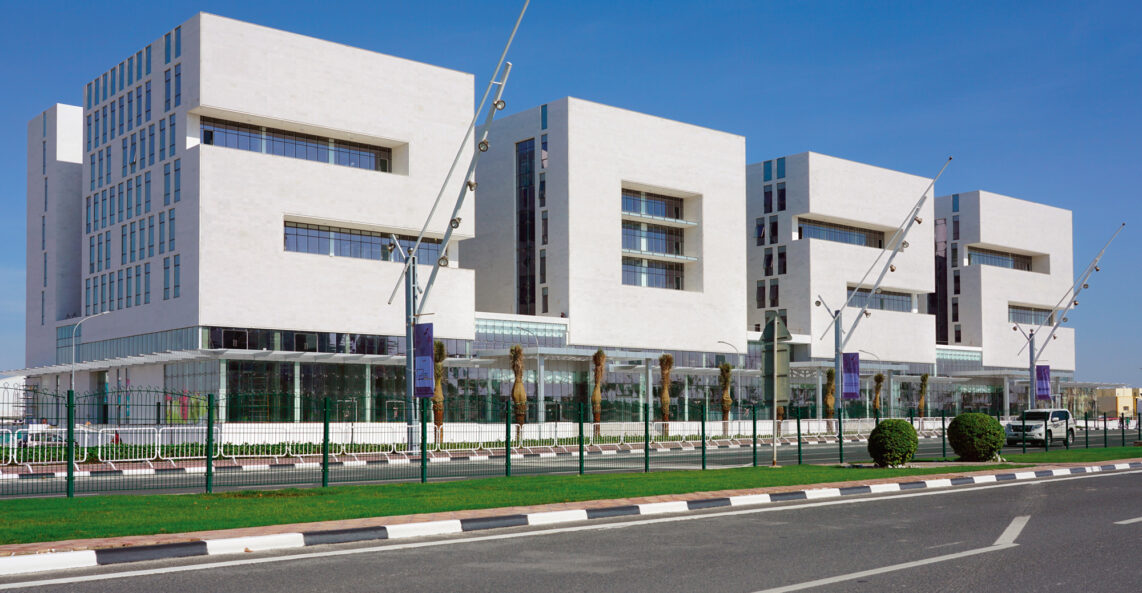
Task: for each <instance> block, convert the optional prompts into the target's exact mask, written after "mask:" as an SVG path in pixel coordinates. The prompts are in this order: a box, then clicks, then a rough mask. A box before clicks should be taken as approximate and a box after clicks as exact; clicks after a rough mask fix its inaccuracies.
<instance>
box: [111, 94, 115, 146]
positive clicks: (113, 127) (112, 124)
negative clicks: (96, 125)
mask: <svg viewBox="0 0 1142 593" xmlns="http://www.w3.org/2000/svg"><path fill="white" fill-rule="evenodd" d="M111 139H112V140H114V139H115V100H114V99H112V100H111Z"/></svg>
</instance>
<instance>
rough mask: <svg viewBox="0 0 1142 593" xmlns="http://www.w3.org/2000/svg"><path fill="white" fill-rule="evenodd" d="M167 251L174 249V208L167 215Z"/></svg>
mask: <svg viewBox="0 0 1142 593" xmlns="http://www.w3.org/2000/svg"><path fill="white" fill-rule="evenodd" d="M167 225H169V226H168V228H167V251H174V208H171V211H170V214H169V215H168V216H167Z"/></svg>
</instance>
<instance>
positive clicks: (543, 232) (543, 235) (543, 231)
mask: <svg viewBox="0 0 1142 593" xmlns="http://www.w3.org/2000/svg"><path fill="white" fill-rule="evenodd" d="M540 225H541V226H540V229H539V230H540V234H539V237H540V245H547V211H546V210H544V211H543V213H542V215H541V216H540Z"/></svg>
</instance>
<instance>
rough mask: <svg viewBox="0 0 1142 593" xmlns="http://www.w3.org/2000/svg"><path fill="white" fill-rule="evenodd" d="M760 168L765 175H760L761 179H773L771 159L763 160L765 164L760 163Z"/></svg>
mask: <svg viewBox="0 0 1142 593" xmlns="http://www.w3.org/2000/svg"><path fill="white" fill-rule="evenodd" d="M762 168H763V169H764V170H765V175H764V176H763V177H762V181H773V161H765V164H763V165H762Z"/></svg>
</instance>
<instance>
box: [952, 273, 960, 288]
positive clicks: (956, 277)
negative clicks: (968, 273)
mask: <svg viewBox="0 0 1142 593" xmlns="http://www.w3.org/2000/svg"><path fill="white" fill-rule="evenodd" d="M952 294H960V271H959V270H955V271H954V272H952Z"/></svg>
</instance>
